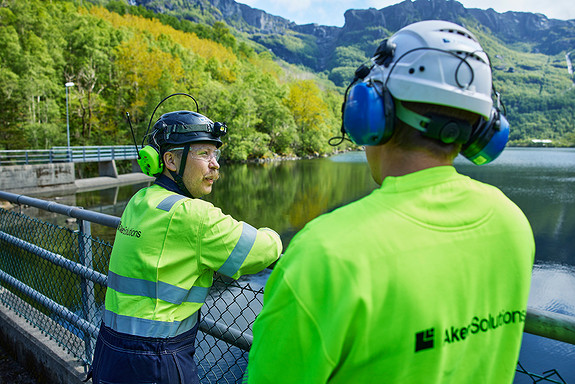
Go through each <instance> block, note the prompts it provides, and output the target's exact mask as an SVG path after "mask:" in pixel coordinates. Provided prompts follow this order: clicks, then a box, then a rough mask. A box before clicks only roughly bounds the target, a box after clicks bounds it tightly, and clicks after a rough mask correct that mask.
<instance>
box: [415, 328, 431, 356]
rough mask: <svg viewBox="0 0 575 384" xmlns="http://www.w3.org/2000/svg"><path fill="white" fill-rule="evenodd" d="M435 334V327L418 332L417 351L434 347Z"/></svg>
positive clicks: (416, 338) (416, 339)
mask: <svg viewBox="0 0 575 384" xmlns="http://www.w3.org/2000/svg"><path fill="white" fill-rule="evenodd" d="M434 336H435V328H429V329H426V330H425V331H423V332H417V333H416V334H415V352H419V351H422V350H424V349H430V348H433V339H434Z"/></svg>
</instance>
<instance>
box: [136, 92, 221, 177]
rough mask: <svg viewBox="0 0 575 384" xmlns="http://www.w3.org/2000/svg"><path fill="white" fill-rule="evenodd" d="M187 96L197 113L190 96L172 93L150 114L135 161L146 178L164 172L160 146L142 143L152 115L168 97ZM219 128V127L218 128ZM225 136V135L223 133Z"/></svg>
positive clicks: (197, 110)
mask: <svg viewBox="0 0 575 384" xmlns="http://www.w3.org/2000/svg"><path fill="white" fill-rule="evenodd" d="M178 95H181V96H187V97H189V98H191V99H192V100H194V103H196V112H198V113H199V109H200V108H199V106H198V102H197V101H196V99H195V98H194V97H193V96H192V95H189V94H187V93H181V92H180V93H172V94H171V95H169V96H166V97H164V98H163V99H162V101H160V102H159V103H158V105H156V108H154V111H153V112H152V115H151V116H150V121H149V122H148V128H147V129H146V133H145V134H144V137H143V138H142V149H140V150H139V151H138V159H137V160H136V161H137V162H138V165H139V166H140V169H141V170H142V172H143V173H144V174H146V175H148V176H155V175H157V174H159V173H161V172H162V171H163V170H164V162H163V161H162V158H161V156H160V146H159V145H157V143H156V146H153V145H146V146H144V142H145V140H146V137H147V136H148V132H150V126H151V125H152V120H153V118H154V114H155V113H156V111H157V110H158V108H159V107H160V105H161V104H162V103H163V102H164V101H166V100H168V99H169V98H170V97H173V96H178ZM218 128H220V127H218ZM157 133H158V132H154V133H152V139H153V141H154V142H155V141H156V140H155V137H156V136H155V135H156V134H157ZM223 134H224V135H225V133H223Z"/></svg>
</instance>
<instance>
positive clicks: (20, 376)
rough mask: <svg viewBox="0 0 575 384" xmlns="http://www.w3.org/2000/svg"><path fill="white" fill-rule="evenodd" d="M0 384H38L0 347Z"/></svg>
mask: <svg viewBox="0 0 575 384" xmlns="http://www.w3.org/2000/svg"><path fill="white" fill-rule="evenodd" d="M0 384H38V381H36V379H34V378H33V377H32V375H31V374H30V373H29V372H28V371H27V370H25V369H24V367H22V366H21V365H20V364H19V363H18V362H17V361H16V360H14V359H13V358H12V356H10V355H9V354H8V353H7V352H6V351H5V350H4V349H3V348H2V347H1V346H0Z"/></svg>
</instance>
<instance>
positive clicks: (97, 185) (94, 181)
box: [74, 172, 155, 192]
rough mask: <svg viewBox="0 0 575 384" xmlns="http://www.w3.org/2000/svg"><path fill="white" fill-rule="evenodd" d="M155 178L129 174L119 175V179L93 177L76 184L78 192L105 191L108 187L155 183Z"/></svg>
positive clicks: (138, 173)
mask: <svg viewBox="0 0 575 384" xmlns="http://www.w3.org/2000/svg"><path fill="white" fill-rule="evenodd" d="M154 180H155V178H153V177H150V176H147V175H144V174H143V173H141V172H137V173H127V174H125V175H118V177H110V176H103V177H92V178H89V179H77V180H76V181H75V182H74V185H75V187H76V188H77V191H76V192H86V191H93V190H95V189H103V188H106V187H115V186H116V185H124V184H137V183H145V182H151V181H154Z"/></svg>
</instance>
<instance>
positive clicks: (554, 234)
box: [62, 148, 575, 383]
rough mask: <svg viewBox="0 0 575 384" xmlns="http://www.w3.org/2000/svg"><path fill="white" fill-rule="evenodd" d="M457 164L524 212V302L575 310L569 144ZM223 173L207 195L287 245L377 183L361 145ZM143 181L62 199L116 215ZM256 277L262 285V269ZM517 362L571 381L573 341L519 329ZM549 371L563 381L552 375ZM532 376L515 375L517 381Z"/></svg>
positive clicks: (573, 154)
mask: <svg viewBox="0 0 575 384" xmlns="http://www.w3.org/2000/svg"><path fill="white" fill-rule="evenodd" d="M455 166H456V168H457V169H458V170H459V171H460V172H461V173H463V174H467V175H469V176H471V177H473V178H475V179H478V180H480V181H484V182H487V183H490V184H493V185H496V186H497V187H499V188H500V189H501V190H502V191H503V192H504V193H505V194H506V195H507V196H509V198H511V199H512V200H513V201H514V202H515V203H516V204H517V205H518V206H519V207H520V208H521V209H522V210H523V211H524V212H525V214H526V216H527V218H528V219H529V221H530V223H531V225H532V227H533V231H534V233H535V241H536V247H537V253H536V260H535V268H534V270H533V281H532V289H531V294H530V297H529V306H531V307H534V308H538V309H544V310H549V311H553V312H557V313H562V314H565V315H570V316H575V240H574V235H575V149H558V148H553V149H547V148H507V149H506V150H505V151H504V152H503V154H502V155H501V156H500V157H499V158H498V159H497V160H496V161H494V162H493V163H492V164H488V165H485V166H481V167H477V166H474V165H472V164H471V163H469V162H468V161H467V160H465V159H463V158H457V159H456V161H455ZM221 174H222V177H221V178H220V180H219V181H218V182H217V183H216V184H215V186H214V191H213V193H212V194H211V195H210V196H208V197H207V198H206V200H209V201H211V202H213V203H214V204H215V205H216V206H218V207H220V208H222V210H223V211H224V212H225V213H228V214H231V215H232V216H233V217H235V218H236V219H239V220H244V221H246V222H248V223H250V224H252V225H254V226H257V227H260V226H268V227H271V228H273V229H275V230H276V231H277V232H278V233H280V234H281V236H282V240H283V242H284V245H285V246H287V244H288V243H289V241H290V240H291V238H292V237H293V235H294V234H295V233H296V232H297V231H298V230H300V229H301V228H302V227H303V226H304V225H305V224H306V223H307V222H309V221H310V220H312V219H313V218H315V217H317V216H318V215H320V214H322V213H324V212H327V211H330V210H332V209H334V208H337V207H339V206H341V205H344V204H347V203H349V202H351V201H354V200H356V199H358V198H360V197H362V196H365V195H366V194H368V193H369V192H371V191H372V190H373V189H374V188H377V186H376V184H375V183H374V182H373V181H372V179H371V176H370V173H369V170H368V167H367V164H366V161H365V155H364V153H363V152H353V153H345V154H340V155H336V156H333V157H330V158H323V159H314V160H299V161H283V162H272V163H265V164H230V165H223V166H222V169H221ZM146 185H147V184H146ZM142 186H144V185H142V184H140V185H132V186H124V187H119V188H111V189H106V190H100V191H93V192H86V193H79V194H77V195H76V196H75V197H74V199H73V200H74V201H73V202H69V201H62V203H64V204H70V205H79V206H83V207H85V208H87V209H92V210H95V211H100V212H104V213H108V214H112V215H116V216H120V215H121V213H122V210H123V208H124V206H125V204H126V202H127V200H129V198H130V197H131V196H132V194H133V193H135V192H136V191H137V190H138V189H140V188H141V187H142ZM94 230H95V231H97V230H98V229H97V228H94ZM99 230H100V231H101V232H100V233H96V234H97V235H99V236H101V237H103V238H108V239H113V231H110V230H106V229H99ZM259 279H260V281H259V283H260V284H262V285H263V284H265V276H264V277H261V275H260V277H259ZM255 283H257V282H255ZM520 362H521V364H522V365H523V366H524V368H525V369H526V370H528V371H529V372H534V373H537V374H542V373H543V372H544V371H548V370H551V369H556V370H557V371H558V372H559V374H560V375H561V376H562V378H563V379H564V380H565V382H567V383H575V346H573V345H570V344H566V343H561V342H557V341H553V340H549V339H546V338H542V337H538V336H533V335H529V334H525V337H524V342H523V345H522V349H521V354H520ZM550 378H551V379H553V380H556V381H557V382H561V381H560V380H559V378H558V376H557V375H552V376H550ZM532 382H533V380H531V379H529V378H528V377H527V375H524V374H517V375H516V379H515V383H532Z"/></svg>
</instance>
